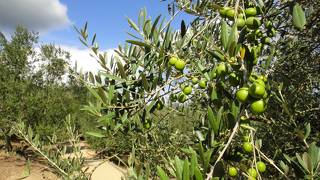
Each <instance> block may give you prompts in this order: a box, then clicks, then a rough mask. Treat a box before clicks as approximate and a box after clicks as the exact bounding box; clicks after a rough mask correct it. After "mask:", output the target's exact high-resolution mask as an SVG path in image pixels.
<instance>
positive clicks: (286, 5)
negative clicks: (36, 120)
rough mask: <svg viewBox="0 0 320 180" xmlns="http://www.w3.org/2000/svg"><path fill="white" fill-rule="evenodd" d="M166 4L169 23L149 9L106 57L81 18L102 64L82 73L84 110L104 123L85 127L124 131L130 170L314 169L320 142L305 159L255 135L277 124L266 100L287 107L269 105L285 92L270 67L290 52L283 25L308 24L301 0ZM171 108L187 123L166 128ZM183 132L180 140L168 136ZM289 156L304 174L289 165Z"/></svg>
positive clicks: (196, 174)
mask: <svg viewBox="0 0 320 180" xmlns="http://www.w3.org/2000/svg"><path fill="white" fill-rule="evenodd" d="M169 7H170V8H169V9H170V11H171V12H172V17H171V19H170V20H169V21H167V22H166V21H164V19H163V18H161V16H158V17H156V18H155V19H154V20H153V19H151V18H147V13H146V11H145V10H142V11H141V12H140V14H139V16H138V21H137V23H135V22H134V21H133V20H131V19H128V23H129V25H130V27H131V29H132V31H131V32H129V35H130V36H131V37H132V39H130V40H127V41H126V43H125V44H124V45H123V46H119V47H118V49H116V50H115V52H116V53H117V55H115V56H113V57H111V60H108V59H107V57H108V56H107V54H106V53H104V52H100V51H99V46H98V43H97V42H96V35H93V36H92V37H91V36H89V34H88V30H87V29H88V28H87V24H86V25H85V26H84V28H82V29H79V30H78V33H79V34H80V35H81V37H80V40H81V42H82V43H83V44H84V45H85V46H87V47H88V48H90V49H91V50H92V55H93V56H95V57H96V58H97V60H98V62H99V63H100V65H101V67H102V68H103V69H102V70H101V71H100V72H99V73H98V74H93V73H88V74H87V79H86V80H87V84H86V85H87V88H88V89H89V91H90V92H91V94H92V95H93V96H94V97H95V100H94V101H92V102H89V104H88V105H87V106H85V107H84V110H86V111H88V112H89V113H90V114H92V115H94V116H96V117H97V120H98V123H99V124H100V127H102V128H101V129H103V130H99V131H95V132H88V134H90V135H93V136H96V137H99V138H106V139H112V138H113V137H121V138H122V139H124V141H125V142H123V141H121V140H120V141H119V142H118V143H119V144H120V143H126V144H129V148H130V149H131V153H130V156H129V157H128V161H127V163H128V165H129V166H130V169H129V171H130V175H131V176H132V177H134V178H139V179H144V178H146V179H147V178H148V177H150V176H155V175H158V176H160V179H169V177H171V176H172V177H175V178H177V179H204V178H206V179H212V178H214V177H216V178H219V177H236V176H237V177H240V176H241V177H248V178H250V179H256V178H258V179H261V178H278V177H282V178H287V179H289V178H294V177H297V176H300V175H302V176H303V175H307V176H306V177H308V178H315V177H318V176H319V173H318V171H319V167H318V163H319V159H320V158H319V154H320V153H319V152H320V151H319V148H318V147H317V146H316V145H315V144H310V145H308V148H309V153H307V152H305V153H304V154H303V155H302V156H303V160H302V158H301V157H300V155H299V154H298V155H297V157H296V158H292V157H289V156H287V155H283V156H277V154H272V153H270V151H269V150H268V149H269V148H271V149H272V147H267V146H265V145H264V141H262V139H263V138H262V137H261V135H262V134H263V133H265V130H266V129H267V128H272V127H276V126H273V125H275V124H277V122H274V121H275V120H272V121H271V120H269V117H271V116H269V113H268V112H270V111H269V109H273V111H272V112H274V113H277V112H279V113H280V112H283V111H286V106H281V108H278V110H276V109H274V107H276V106H275V105H276V103H274V101H276V100H280V102H282V103H283V101H284V98H283V97H282V96H281V93H282V88H281V87H283V86H281V85H280V83H279V82H274V76H275V74H274V71H275V69H276V68H275V67H277V66H279V65H280V64H281V63H278V62H281V60H282V59H283V57H284V55H283V54H282V53H285V52H287V51H285V50H283V49H281V48H284V47H285V46H282V45H281V42H282V41H283V40H285V39H287V38H289V37H288V36H289V33H288V32H298V31H304V29H306V23H307V21H306V16H305V12H304V11H303V8H302V7H301V5H299V4H298V3H295V2H291V1H266V2H263V1H245V2H243V1H239V0H238V1H227V2H224V1H217V2H215V3H213V2H212V1H207V0H203V1H199V0H198V1H192V0H191V1H190V0H184V1H183V0H182V1H173V2H171V3H170V5H169ZM180 12H185V13H188V14H192V15H194V16H195V19H194V21H193V22H192V23H191V24H189V25H187V24H186V23H185V22H184V21H182V22H181V28H180V29H179V30H174V29H172V28H171V27H170V23H171V21H173V20H174V18H175V17H176V15H177V14H178V13H180ZM288 20H289V21H288ZM290 35H291V37H293V36H294V35H295V34H290ZM284 38H285V39H284ZM279 93H280V94H279ZM273 106H274V107H273ZM282 108H283V111H282ZM190 112H191V113H190ZM177 117H183V118H182V119H183V121H179V123H180V125H181V124H185V125H188V126H191V128H189V129H188V128H187V129H184V131H179V128H173V130H172V129H170V128H169V127H168V126H165V125H166V124H163V123H162V122H165V123H167V124H168V123H169V124H170V123H172V121H178V120H179V118H177ZM180 120H181V119H180ZM284 123H285V122H284ZM175 125H176V126H178V125H177V124H175ZM185 131H187V132H185ZM164 134H165V135H164ZM302 134H303V133H302ZM303 135H304V136H305V137H307V136H308V135H307V133H305V134H303ZM273 138H275V139H276V138H277V137H273ZM179 140H181V142H183V143H182V144H179V143H177V144H174V143H176V142H177V141H179ZM185 140H187V141H186V142H185ZM172 146H173V147H174V148H175V149H177V147H178V151H174V150H173V149H171V148H172ZM119 151H121V150H119ZM119 151H118V152H119ZM276 153H281V152H278V151H277V152H276ZM274 157H277V161H274V160H273V158H274ZM279 158H280V159H282V160H283V161H278V159H279ZM285 160H286V161H285ZM266 164H267V165H266ZM306 164H309V165H310V164H311V165H310V166H306ZM289 165H292V166H296V167H298V169H299V168H300V171H303V172H304V174H303V173H302V174H301V173H298V172H297V173H293V172H292V171H290V169H289ZM267 166H268V167H270V168H269V169H270V170H267ZM290 167H291V166H290ZM168 173H169V174H168ZM317 173H318V174H317Z"/></svg>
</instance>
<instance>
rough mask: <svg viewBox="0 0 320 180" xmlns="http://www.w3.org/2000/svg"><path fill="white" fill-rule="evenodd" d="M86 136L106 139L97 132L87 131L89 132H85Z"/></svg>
mask: <svg viewBox="0 0 320 180" xmlns="http://www.w3.org/2000/svg"><path fill="white" fill-rule="evenodd" d="M86 134H88V135H90V136H94V137H98V138H103V137H106V136H105V135H103V134H101V133H99V132H92V131H89V132H86Z"/></svg>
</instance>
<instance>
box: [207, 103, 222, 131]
mask: <svg viewBox="0 0 320 180" xmlns="http://www.w3.org/2000/svg"><path fill="white" fill-rule="evenodd" d="M208 120H209V124H210V126H211V128H212V130H213V132H214V133H215V134H218V132H219V125H220V122H219V121H217V118H216V116H215V115H214V114H213V111H212V109H211V107H210V106H208Z"/></svg>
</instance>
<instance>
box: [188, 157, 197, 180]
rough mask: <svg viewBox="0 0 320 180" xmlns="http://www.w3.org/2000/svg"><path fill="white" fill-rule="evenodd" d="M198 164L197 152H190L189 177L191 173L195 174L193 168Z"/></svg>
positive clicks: (191, 176) (191, 175)
mask: <svg viewBox="0 0 320 180" xmlns="http://www.w3.org/2000/svg"><path fill="white" fill-rule="evenodd" d="M197 166H198V160H197V154H196V152H193V153H192V154H191V165H190V178H191V179H193V175H194V174H195V169H196V168H197Z"/></svg>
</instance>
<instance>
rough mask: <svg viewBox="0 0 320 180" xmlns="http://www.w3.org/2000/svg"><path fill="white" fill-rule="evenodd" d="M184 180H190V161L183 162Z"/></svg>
mask: <svg viewBox="0 0 320 180" xmlns="http://www.w3.org/2000/svg"><path fill="white" fill-rule="evenodd" d="M182 179H183V180H189V179H190V169H189V161H188V159H185V160H184V162H183V174H182Z"/></svg>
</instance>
